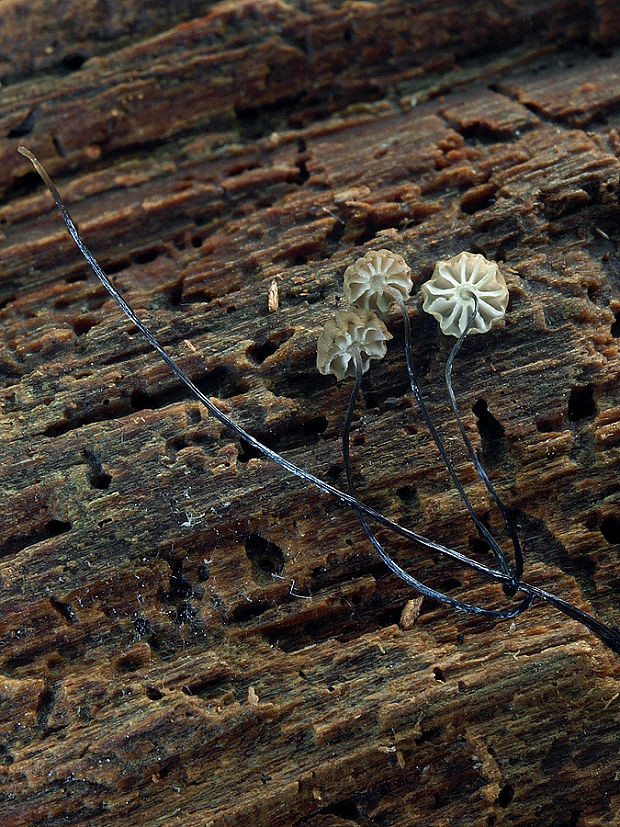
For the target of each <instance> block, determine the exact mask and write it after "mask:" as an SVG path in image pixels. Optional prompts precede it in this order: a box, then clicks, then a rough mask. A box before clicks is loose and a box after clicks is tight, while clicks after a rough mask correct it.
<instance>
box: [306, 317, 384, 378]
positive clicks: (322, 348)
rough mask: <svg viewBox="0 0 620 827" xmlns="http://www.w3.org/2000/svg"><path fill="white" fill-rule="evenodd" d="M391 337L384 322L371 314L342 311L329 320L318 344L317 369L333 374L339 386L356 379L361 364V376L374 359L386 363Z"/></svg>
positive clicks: (323, 372)
mask: <svg viewBox="0 0 620 827" xmlns="http://www.w3.org/2000/svg"><path fill="white" fill-rule="evenodd" d="M391 338H392V336H391V334H390V333H389V332H388V330H387V328H386V326H385V325H384V324H383V322H382V321H381V319H379V317H378V316H376V315H375V314H374V313H371V312H370V311H369V310H359V309H357V308H352V307H343V308H341V309H340V310H337V311H336V313H335V315H334V316H333V318H331V319H329V320H328V322H327V324H326V325H325V327H324V328H323V330H322V331H321V335H320V336H319V340H318V342H317V357H316V366H317V368H318V369H319V372H320V373H322V374H324V375H326V374H328V373H333V374H334V376H335V377H336V379H337V380H338V381H339V382H340V381H341V380H342V379H344V378H345V377H347V376H351V377H353V376H355V375H356V373H357V364H358V361H359V362H360V363H361V366H362V373H366V371H367V370H368V368H369V367H370V360H371V359H383V357H384V356H385V353H386V350H387V348H386V344H385V343H386V341H387V340H388V339H391Z"/></svg>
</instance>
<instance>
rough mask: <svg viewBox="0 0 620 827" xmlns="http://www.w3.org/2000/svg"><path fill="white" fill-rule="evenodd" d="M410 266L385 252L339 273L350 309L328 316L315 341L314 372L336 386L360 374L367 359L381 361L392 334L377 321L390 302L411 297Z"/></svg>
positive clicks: (369, 255)
mask: <svg viewBox="0 0 620 827" xmlns="http://www.w3.org/2000/svg"><path fill="white" fill-rule="evenodd" d="M411 287H412V281H411V268H410V267H409V265H408V264H407V263H406V261H405V259H404V258H403V257H402V256H400V255H398V253H392V252H390V251H389V250H370V251H369V252H367V253H366V254H365V255H363V256H362V257H361V258H358V259H357V261H355V262H354V263H353V264H351V265H350V266H349V267H347V269H346V270H345V273H344V286H343V294H344V299H345V301H346V303H347V305H349V306H348V307H345V308H343V309H341V310H338V311H337V312H336V314H335V315H334V316H333V318H331V319H330V320H329V321H328V322H327V324H326V325H325V327H324V328H323V331H322V332H321V335H320V336H319V340H318V343H317V360H316V364H317V368H318V369H319V371H320V372H321V373H323V374H328V373H332V374H333V375H334V376H335V377H336V379H337V380H338V381H339V382H340V381H342V379H345V378H347V377H355V376H356V374H357V372H358V370H359V372H360V373H365V372H366V371H367V370H368V368H369V366H370V360H371V359H382V358H383V357H384V356H385V353H386V346H385V342H386V341H387V340H388V339H391V338H392V336H391V335H390V334H389V333H388V331H387V328H386V326H385V325H384V323H383V322H382V321H381V319H380V318H379V317H380V316H381V315H385V314H386V313H387V311H388V310H389V308H390V306H391V305H392V304H394V302H398V303H399V304H401V305H403V306H404V304H403V303H404V301H405V299H407V298H409V294H410V293H411Z"/></svg>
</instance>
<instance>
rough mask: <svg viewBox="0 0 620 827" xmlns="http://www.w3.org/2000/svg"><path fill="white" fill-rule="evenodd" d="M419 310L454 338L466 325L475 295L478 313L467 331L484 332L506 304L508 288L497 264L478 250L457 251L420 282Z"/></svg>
mask: <svg viewBox="0 0 620 827" xmlns="http://www.w3.org/2000/svg"><path fill="white" fill-rule="evenodd" d="M421 289H422V295H423V296H424V303H423V304H422V309H423V310H425V311H426V312H427V313H431V314H432V315H433V316H434V317H435V318H436V319H437V321H438V322H439V325H440V327H441V330H442V333H445V334H446V335H447V336H456V337H457V338H458V337H459V336H460V335H461V333H463V331H464V330H465V328H466V327H467V322H468V321H469V319H470V318H471V315H472V313H473V310H474V295H476V296H477V297H478V313H477V314H476V318H475V319H474V322H473V324H472V326H471V328H470V332H471V333H486V332H487V330H490V329H491V326H492V325H494V324H495V323H496V322H498V321H499V320H500V319H502V318H503V317H504V315H505V313H506V307H507V306H508V288H507V287H506V282H505V280H504V277H503V276H502V274H501V272H500V269H499V267H498V266H497V264H496V263H495V262H494V261H489V260H488V259H486V258H485V257H484V256H482V255H480V253H459V255H458V256H454V257H453V258H449V259H447V260H445V261H438V262H437V264H436V265H435V269H434V271H433V275H432V276H431V278H430V279H429V280H428V281H427V282H425V283H424V284H423V285H422V288H421Z"/></svg>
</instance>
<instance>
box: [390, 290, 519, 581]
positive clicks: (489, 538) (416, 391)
mask: <svg viewBox="0 0 620 827" xmlns="http://www.w3.org/2000/svg"><path fill="white" fill-rule="evenodd" d="M398 303H399V305H400V310H401V313H402V315H403V322H404V327H405V359H406V361H407V372H408V374H409V384H410V386H411V391H412V393H413V395H414V397H415V399H416V402H417V403H418V407H419V408H420V413H421V414H422V418H423V419H424V422H425V423H426V427H427V428H428V430H429V432H430V434H431V436H432V438H433V441H434V443H435V445H436V446H437V450H438V451H439V453H440V455H441V458H442V460H443V462H444V465H445V466H446V468H447V470H448V473H449V474H450V478H451V479H452V482H453V484H454V487H455V488H456V490H457V491H458V493H459V496H460V497H461V499H462V500H463V502H464V503H465V506H466V508H467V510H468V511H469V514H470V516H471V518H472V520H473V521H474V524H475V525H476V528H477V529H478V531H479V532H480V534H481V536H482V537H483V538H484V539H485V540H486V542H487V543H488V544H489V546H490V548H491V550H492V551H493V554H494V555H495V559H496V560H497V562H498V563H499V565H500V568H501V569H502V571H503V572H504V574H506V575H508V576H510V577H511V583H512V581H513V580H514V575H513V574H512V572H511V570H510V566H509V564H508V561H507V560H506V557H505V555H504V552H503V551H502V550H501V548H500V547H499V545H498V543H497V541H496V540H495V537H493V535H492V534H491V532H490V531H489V529H488V528H487V527H486V526H485V525H484V523H483V522H482V521H481V520H480V519H479V517H478V515H477V514H476V512H475V509H474V507H473V505H472V504H471V502H470V500H469V497H468V496H467V494H466V493H465V489H464V488H463V486H462V485H461V482H460V480H459V478H458V477H457V475H456V471H455V470H454V466H453V465H452V461H451V459H450V457H449V456H448V453H447V451H446V449H445V446H444V444H443V441H442V439H441V437H440V436H439V434H438V432H437V429H436V428H435V424H434V423H433V420H432V419H431V416H430V414H429V412H428V409H427V407H426V404H425V402H424V399H423V398H422V394H421V393H420V388H419V386H418V383H417V380H416V378H415V371H414V369H413V356H412V353H411V323H410V321H409V314H408V313H407V308H406V307H405V303H404V302H403V300H402V299H400V300H399V302H398ZM476 310H477V306H476ZM475 317H476V312H475V311H474V313H473V314H472V316H471V318H470V320H469V322H468V324H467V327H466V328H465V330H464V332H463V338H464V337H465V336H466V335H467V334H468V333H469V330H470V328H471V325H472V324H473V321H474V319H475ZM513 585H515V586H516V583H514V584H513Z"/></svg>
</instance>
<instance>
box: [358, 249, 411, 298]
mask: <svg viewBox="0 0 620 827" xmlns="http://www.w3.org/2000/svg"><path fill="white" fill-rule="evenodd" d="M412 286H413V284H412V281H411V268H410V267H409V265H408V264H407V262H406V261H405V259H404V258H403V257H402V256H399V255H398V253H392V252H390V250H369V251H368V252H367V253H366V254H365V255H363V256H362V257H361V258H358V259H357V261H355V262H354V263H353V264H351V265H350V266H349V267H347V269H346V270H345V271H344V287H343V293H344V300H345V301H346V302H347V304H351V305H354V306H355V307H363V308H364V309H365V310H374V312H375V313H387V311H388V309H389V307H390V305H391V304H393V303H394V302H395V301H398V300H399V299H402V300H403V301H405V300H406V299H408V298H409V295H410V293H411V288H412Z"/></svg>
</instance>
